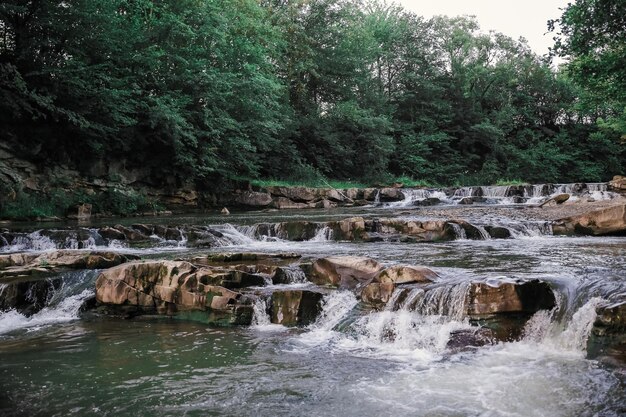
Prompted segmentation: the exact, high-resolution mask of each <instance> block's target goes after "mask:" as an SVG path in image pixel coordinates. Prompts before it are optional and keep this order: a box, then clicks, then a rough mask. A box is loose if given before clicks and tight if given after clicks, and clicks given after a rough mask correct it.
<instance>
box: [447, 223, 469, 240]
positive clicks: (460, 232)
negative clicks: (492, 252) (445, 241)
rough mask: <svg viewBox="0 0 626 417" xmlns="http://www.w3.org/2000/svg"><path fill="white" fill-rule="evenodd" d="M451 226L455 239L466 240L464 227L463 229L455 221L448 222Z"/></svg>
mask: <svg viewBox="0 0 626 417" xmlns="http://www.w3.org/2000/svg"><path fill="white" fill-rule="evenodd" d="M448 224H449V225H450V226H451V227H452V230H453V231H454V236H455V237H456V240H467V234H466V233H465V229H463V227H461V225H459V224H457V223H452V222H450V223H448Z"/></svg>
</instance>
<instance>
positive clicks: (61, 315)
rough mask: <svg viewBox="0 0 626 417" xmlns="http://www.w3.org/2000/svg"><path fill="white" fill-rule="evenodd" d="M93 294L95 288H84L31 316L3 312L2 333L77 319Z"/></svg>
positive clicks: (12, 311)
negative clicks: (78, 292) (84, 304)
mask: <svg viewBox="0 0 626 417" xmlns="http://www.w3.org/2000/svg"><path fill="white" fill-rule="evenodd" d="M93 295H94V291H93V290H83V291H82V292H81V293H80V294H76V295H72V296H69V297H67V298H64V299H63V300H61V302H60V303H58V304H57V305H55V306H49V307H44V308H43V309H42V310H41V311H39V312H38V313H36V314H33V315H32V316H30V317H27V316H25V315H23V314H20V313H19V312H17V311H15V310H9V311H6V312H4V313H1V314H0V334H4V333H8V332H11V331H14V330H18V329H28V330H38V329H40V328H42V327H44V326H48V325H52V324H58V323H66V322H69V321H72V320H77V319H78V318H79V317H78V313H79V311H80V308H81V306H82V305H83V303H84V302H85V301H86V300H87V299H89V298H90V297H93Z"/></svg>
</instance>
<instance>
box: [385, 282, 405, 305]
mask: <svg viewBox="0 0 626 417" xmlns="http://www.w3.org/2000/svg"><path fill="white" fill-rule="evenodd" d="M404 291H405V290H404V288H398V287H396V288H394V290H393V293H392V294H391V297H390V298H389V301H387V304H386V305H385V311H393V310H394V308H395V307H396V304H397V303H398V298H400V296H401V295H402V294H403V293H404Z"/></svg>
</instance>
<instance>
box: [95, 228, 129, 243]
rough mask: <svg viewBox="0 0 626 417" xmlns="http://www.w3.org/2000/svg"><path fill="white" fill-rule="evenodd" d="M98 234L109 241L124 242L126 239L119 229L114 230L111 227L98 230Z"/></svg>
mask: <svg viewBox="0 0 626 417" xmlns="http://www.w3.org/2000/svg"><path fill="white" fill-rule="evenodd" d="M98 234H99V235H100V236H102V237H103V238H104V239H109V240H124V239H126V235H125V234H124V233H123V232H120V231H119V230H117V229H114V228H112V227H109V226H105V227H101V228H100V229H98Z"/></svg>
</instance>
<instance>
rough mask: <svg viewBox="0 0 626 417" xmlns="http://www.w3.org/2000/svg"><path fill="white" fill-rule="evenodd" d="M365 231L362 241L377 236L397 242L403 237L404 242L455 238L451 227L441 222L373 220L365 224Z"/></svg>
mask: <svg viewBox="0 0 626 417" xmlns="http://www.w3.org/2000/svg"><path fill="white" fill-rule="evenodd" d="M365 230H366V232H367V233H368V235H367V236H365V237H364V240H369V239H371V238H373V237H375V236H376V235H377V234H380V235H386V236H394V235H395V236H396V237H397V238H398V239H399V240H402V236H404V237H405V240H407V241H416V242H419V241H422V242H433V241H440V240H453V239H454V238H455V236H456V235H455V233H454V229H453V227H452V226H450V224H448V223H447V222H445V221H443V220H427V221H418V220H405V219H374V220H368V221H366V222H365ZM406 238H408V239H406Z"/></svg>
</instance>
